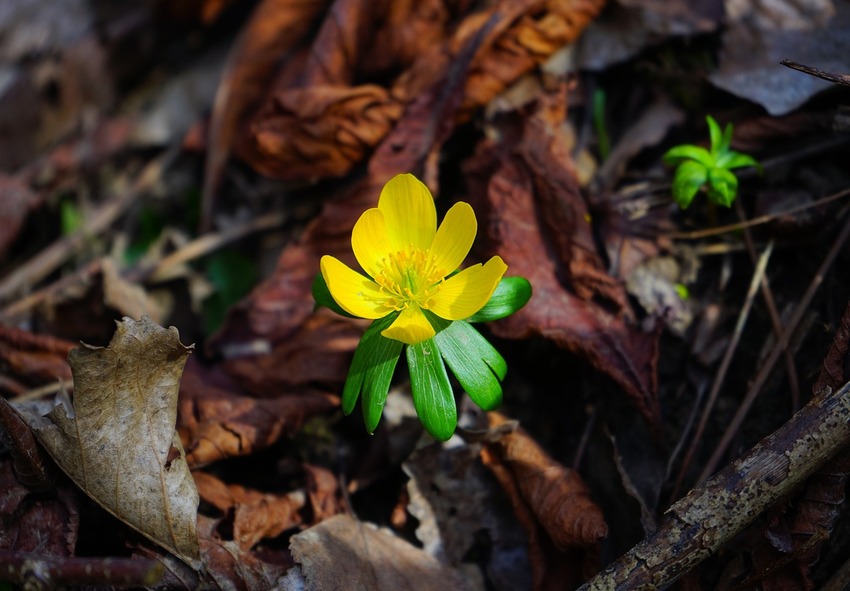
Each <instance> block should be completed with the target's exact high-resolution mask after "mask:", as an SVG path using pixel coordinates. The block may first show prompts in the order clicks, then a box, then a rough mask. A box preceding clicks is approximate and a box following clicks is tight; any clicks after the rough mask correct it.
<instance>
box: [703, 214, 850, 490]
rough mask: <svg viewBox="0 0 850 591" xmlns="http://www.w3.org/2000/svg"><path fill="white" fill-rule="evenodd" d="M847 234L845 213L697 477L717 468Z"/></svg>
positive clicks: (849, 229) (849, 224)
mask: <svg viewBox="0 0 850 591" xmlns="http://www.w3.org/2000/svg"><path fill="white" fill-rule="evenodd" d="M848 237H850V216H848V217H847V219H846V220H845V221H844V226H843V227H842V228H841V231H840V232H839V234H838V236H837V237H836V239H835V242H834V243H833V245H832V248H830V250H829V252H828V253H827V254H826V256H825V257H824V259H823V262H822V263H821V265H820V267H819V268H818V270H817V272H816V273H815V276H814V277H813V278H812V281H811V283H810V284H809V287H808V288H807V289H806V293H804V294H803V297H802V298H801V299H800V302H799V303H798V304H797V307H796V309H795V310H794V313H793V314H792V315H791V319H790V320H789V321H788V323H787V325H786V327H785V331H784V332H783V333H782V336H781V337H780V338H779V339H777V341H776V344H775V345H774V346H773V349H772V350H771V351H770V355H769V356H768V358H767V359H766V360H765V362H764V364H763V365H762V367H761V369H760V370H759V373H758V375H757V376H756V379H755V380H754V381H753V383H752V385H751V386H750V389H749V390H748V391H747V394H746V396H745V397H744V400H743V401H741V405H740V406H739V407H738V411H737V412H736V413H735V416H734V417H733V418H732V422H731V423H729V426H728V427H727V428H726V431H725V432H724V433H723V437H722V438H721V440H720V443H719V444H718V445H717V448H716V449H715V450H714V454H712V456H711V458H710V459H709V460H708V463H707V464H706V465H705V468H704V469H703V471H702V474H700V477H699V480H700V481H702V480H705V479H706V478H708V477H709V476H710V475H711V474H712V473H713V472H714V470H715V469H716V468H717V465H718V464H719V463H720V459H721V458H722V457H723V454H724V453H726V449H727V448H728V447H729V444H730V443H731V442H732V438H733V437H734V436H735V434H736V433H737V431H738V429H739V428H740V427H741V423H743V422H744V418H746V416H747V413H748V412H749V411H750V407H751V406H752V405H753V402H755V399H756V397H757V396H758V395H759V392H761V389H762V386H764V384H765V382H766V381H767V379H768V378H769V377H770V375H771V372H772V371H773V366H774V365H775V364H776V361H777V359H779V356H780V355H781V354H782V351H783V349H784V348H785V347H787V346H788V340H789V339H790V338H791V335H792V334H793V333H794V331H795V330H796V328H797V325H798V324H799V323H800V320H802V318H803V314H805V313H806V311H807V310H808V309H809V304H811V302H812V298H813V297H814V295H815V293H816V292H817V290H818V288H819V287H820V284H821V283H823V279H824V276H825V275H826V273H827V271H828V270H829V268H830V267H831V266H832V263H833V261H834V260H835V257H836V256H837V255H838V253H839V252H840V251H841V249H842V248H843V247H844V244H845V242H847V238H848Z"/></svg>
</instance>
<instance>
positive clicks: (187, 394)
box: [178, 360, 338, 467]
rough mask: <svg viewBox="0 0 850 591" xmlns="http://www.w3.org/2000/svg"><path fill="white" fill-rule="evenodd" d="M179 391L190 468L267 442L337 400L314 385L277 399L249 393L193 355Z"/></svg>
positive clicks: (244, 452) (180, 423) (180, 425)
mask: <svg viewBox="0 0 850 591" xmlns="http://www.w3.org/2000/svg"><path fill="white" fill-rule="evenodd" d="M180 391H181V396H180V401H179V406H180V409H179V410H180V412H179V414H178V431H179V432H180V435H181V437H182V439H183V441H184V442H185V443H186V449H187V450H188V452H187V455H186V460H187V462H188V463H189V465H190V466H192V467H196V466H203V465H205V464H209V463H211V462H215V461H217V460H221V459H224V458H231V457H237V456H245V455H249V454H251V453H254V452H256V451H257V450H260V449H263V448H265V447H268V446H269V445H271V444H272V443H274V442H275V441H277V440H278V439H279V438H280V437H282V436H284V435H286V434H288V433H293V432H294V431H296V430H297V429H298V428H299V427H300V426H301V425H302V424H303V423H304V421H305V420H306V419H308V418H310V417H312V416H315V415H317V414H321V413H323V412H327V411H328V410H330V409H332V408H333V407H334V406H335V405H336V404H338V402H337V399H336V398H335V397H333V396H326V395H323V394H321V393H319V392H316V391H315V390H306V391H303V390H302V391H301V392H300V393H291V394H288V395H283V396H279V397H277V398H256V397H253V396H249V395H247V394H244V393H242V392H241V391H240V389H239V388H237V387H236V386H235V385H234V384H233V382H232V381H231V380H230V379H229V378H228V377H227V376H225V375H223V374H221V373H220V372H217V371H214V370H210V371H207V370H205V369H204V368H203V367H201V366H200V365H199V364H197V363H194V362H192V361H191V360H190V361H189V364H188V365H187V366H186V373H185V374H184V376H183V381H182V382H181V384H180ZM272 392H273V391H272Z"/></svg>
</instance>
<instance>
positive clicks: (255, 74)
mask: <svg viewBox="0 0 850 591" xmlns="http://www.w3.org/2000/svg"><path fill="white" fill-rule="evenodd" d="M326 5H327V0H308V1H306V2H305V1H304V0H263V2H261V3H260V4H259V5H258V6H257V7H256V8H255V9H254V13H253V14H252V15H251V19H250V20H249V21H248V24H247V25H246V26H245V28H244V29H243V31H242V33H241V34H240V35H239V39H238V40H237V41H236V44H235V45H234V47H233V49H232V50H231V54H230V57H229V59H228V63H227V65H226V66H225V71H224V73H223V74H222V78H221V83H220V84H219V87H218V91H217V92H216V96H215V103H214V105H213V112H212V117H211V121H210V129H209V142H208V148H207V164H206V169H205V171H204V189H203V204H204V214H203V215H204V217H205V220H204V223H205V224H209V223H210V222H211V220H210V218H209V216H210V215H211V207H212V200H213V199H214V198H215V193H216V192H217V191H218V185H219V183H220V182H221V176H222V174H223V172H224V165H225V164H226V162H227V159H228V157H229V156H230V151H231V149H232V148H233V143H234V141H235V139H236V135H237V133H239V131H240V127H241V126H242V125H243V124H244V123H245V121H246V120H247V117H248V116H249V115H250V113H251V112H252V110H253V109H254V108H256V107H257V106H258V105H259V104H260V103H261V101H262V99H263V97H264V95H265V92H266V90H267V89H268V88H269V86H270V84H271V82H273V80H274V76H273V73H274V70H275V67H276V65H277V64H278V62H279V61H280V59H281V56H283V55H285V54H286V53H287V52H288V51H291V50H293V49H294V48H295V47H297V46H298V44H299V43H301V41H302V40H303V39H304V37H305V36H306V35H307V33H308V32H309V31H310V28H311V23H312V21H313V19H314V18H315V17H316V16H317V15H318V14H319V13H320V11H321V10H322V9H323V8H324V7H325V6H326Z"/></svg>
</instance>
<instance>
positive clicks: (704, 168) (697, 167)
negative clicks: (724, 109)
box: [663, 115, 760, 209]
mask: <svg viewBox="0 0 850 591" xmlns="http://www.w3.org/2000/svg"><path fill="white" fill-rule="evenodd" d="M705 119H706V121H707V122H708V131H709V135H710V138H711V149H710V150H706V149H705V148H702V147H700V146H694V145H691V144H683V145H681V146H676V147H674V148H671V149H670V150H669V151H668V152H667V153H666V154H664V157H663V158H664V163H665V164H669V165H672V166H676V173H675V176H674V177H673V198H674V199H675V200H676V203H678V204H679V207H681V208H682V209H686V208H687V207H688V206H689V205H690V204H691V201H693V199H694V196H695V195H696V194H697V192H698V191H699V190H700V189H704V190H705V192H706V193H707V194H708V198H709V199H710V200H711V201H712V202H713V203H716V204H718V205H722V206H724V207H729V206H731V205H732V203H733V202H734V201H735V196H736V195H737V193H738V177H736V176H735V174H734V173H733V172H732V170H733V169H735V168H743V167H746V166H755V167H760V165H759V163H758V162H757V161H756V160H755V158H753V157H752V156H748V155H747V154H741V153H740V152H735V151H733V150H730V149H729V145H730V144H731V143H732V124H731V123H728V124H727V125H726V127H725V128H724V129H723V131H722V132H721V131H720V126H719V125H718V124H717V121H715V120H714V118H713V117H711V115H709V116H708V117H706V118H705Z"/></svg>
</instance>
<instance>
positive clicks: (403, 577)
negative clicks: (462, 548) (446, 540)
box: [290, 515, 467, 591]
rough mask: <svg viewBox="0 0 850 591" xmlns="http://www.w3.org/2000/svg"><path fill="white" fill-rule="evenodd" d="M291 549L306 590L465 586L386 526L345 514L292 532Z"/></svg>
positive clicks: (439, 590)
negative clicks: (389, 530)
mask: <svg viewBox="0 0 850 591" xmlns="http://www.w3.org/2000/svg"><path fill="white" fill-rule="evenodd" d="M290 549H291V550H292V556H293V558H294V559H295V562H297V563H298V564H300V565H301V571H302V573H303V574H304V577H305V579H306V589H307V591H331V590H333V589H342V588H345V589H370V590H372V591H407V590H410V591H413V590H414V589H415V590H416V591H444V590H445V589H457V590H462V589H466V588H467V586H466V585H465V584H464V581H463V580H462V579H461V578H460V577H459V576H458V575H457V573H456V572H454V571H453V570H451V569H450V568H448V567H446V566H443V565H442V564H440V563H439V562H437V560H435V559H434V558H432V557H430V556H428V555H427V554H426V553H425V552H423V551H422V550H420V549H419V548H416V547H414V546H412V545H410V544H409V543H408V542H406V541H404V540H402V539H401V538H397V537H396V536H394V535H392V534H391V533H389V532H387V531H385V530H379V529H377V528H375V527H374V526H372V525H369V524H367V523H362V522H359V521H357V520H356V519H354V518H353V517H350V516H348V515H337V516H335V517H331V518H330V519H327V520H325V521H323V522H321V523H320V524H318V525H316V526H313V527H311V528H310V529H308V530H306V531H304V532H302V533H300V534H298V535H296V536H293V537H292V539H291V540H290Z"/></svg>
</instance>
